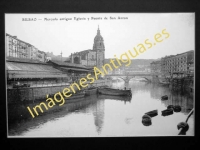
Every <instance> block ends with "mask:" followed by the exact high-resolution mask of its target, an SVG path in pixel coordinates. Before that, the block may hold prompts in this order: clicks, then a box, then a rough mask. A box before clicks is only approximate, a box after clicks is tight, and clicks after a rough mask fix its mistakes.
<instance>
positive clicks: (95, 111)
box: [8, 82, 193, 136]
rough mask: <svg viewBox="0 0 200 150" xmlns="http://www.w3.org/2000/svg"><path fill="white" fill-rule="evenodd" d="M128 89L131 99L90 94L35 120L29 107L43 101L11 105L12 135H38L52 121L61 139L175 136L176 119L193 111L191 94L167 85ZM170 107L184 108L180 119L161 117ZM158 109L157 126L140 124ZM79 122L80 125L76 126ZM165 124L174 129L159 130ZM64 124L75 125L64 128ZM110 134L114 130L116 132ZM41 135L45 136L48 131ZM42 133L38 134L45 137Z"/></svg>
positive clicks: (134, 84)
mask: <svg viewBox="0 0 200 150" xmlns="http://www.w3.org/2000/svg"><path fill="white" fill-rule="evenodd" d="M113 86H114V87H115V88H123V87H124V83H123V82H121V83H116V84H114V85H113ZM128 86H129V88H131V90H132V97H126V96H110V95H91V96H87V97H85V98H82V99H74V101H70V102H69V101H67V100H66V102H65V104H64V105H63V106H59V105H58V104H56V105H55V106H54V107H52V108H50V109H49V110H44V113H40V115H39V116H37V117H35V118H32V117H31V115H30V113H29V112H28V110H27V106H29V107H30V108H33V107H34V106H35V105H37V104H39V103H40V102H38V103H34V104H12V105H11V104H10V105H8V112H9V113H8V121H9V123H8V125H9V135H11V136H12V135H22V133H24V132H26V131H27V130H31V131H28V132H26V133H28V134H29V135H34V134H35V133H39V131H40V132H42V131H43V129H44V128H46V127H47V126H45V125H44V124H45V123H47V122H50V121H52V120H56V121H55V123H56V125H59V126H60V128H59V129H57V132H58V133H55V134H57V135H58V136H61V135H64V136H70V135H72V136H76V135H82V134H85V135H88V134H89V133H90V135H94V136H96V134H98V135H101V136H102V135H121V134H122V135H124V134H125V132H126V135H141V134H142V135H147V134H149V135H152V134H153V133H152V131H154V132H155V133H157V134H159V135H162V134H163V135H165V134H166V135H167V134H169V133H168V132H171V133H170V134H172V135H174V134H175V132H176V131H174V128H173V127H176V125H177V124H176V120H177V119H179V118H180V117H183V118H184V115H183V114H185V115H187V114H188V113H189V111H190V109H192V108H193V95H192V94H189V93H181V92H173V91H171V90H170V89H169V88H168V87H166V86H161V85H156V84H151V83H145V82H130V83H129V85H128ZM163 95H168V97H169V98H168V100H165V101H162V100H161V96H163ZM121 101H122V102H123V101H124V104H123V103H121ZM125 104H126V105H125ZM154 105H156V106H155V107H156V108H155V107H154ZM169 105H180V106H181V108H182V109H181V112H180V114H178V113H176V114H177V116H176V115H171V116H169V117H161V115H160V110H163V109H165V108H167V106H169ZM157 107H158V109H159V114H158V116H157V117H155V118H153V120H152V123H153V124H154V125H151V122H149V120H143V121H142V123H141V116H142V115H143V113H144V112H147V111H150V110H151V109H152V110H153V109H154V108H155V109H157ZM149 109H150V110H149ZM74 114H75V115H74ZM105 114H106V115H105ZM113 116H118V117H113ZM83 117H85V118H87V119H86V120H84V119H82V118H83ZM91 117H92V119H91ZM57 120H58V121H57ZM74 120H75V121H74ZM77 120H78V124H76V123H77V122H76V121H77ZM123 120H125V122H123ZM163 121H166V122H167V121H168V123H169V124H170V125H171V126H172V128H170V127H169V128H168V126H165V129H166V131H163V130H161V129H160V130H159V129H158V128H159V127H160V125H163ZM63 122H72V123H71V124H66V125H63ZM39 125H41V126H40V130H39V131H37V128H38V126H39ZM42 125H44V126H42ZM54 125H55V124H51V123H50V125H49V126H48V129H50V128H52V127H53V126H54ZM88 125H90V127H91V128H89V129H88ZM83 126H84V127H86V129H85V130H86V131H85V132H84V131H82V130H77V128H82V127H83ZM144 126H148V127H144ZM93 127H95V128H94V129H95V130H93ZM119 128H121V129H122V128H123V129H124V130H123V131H121V130H118V129H119ZM150 128H151V129H150ZM167 129H168V130H167ZM171 130H172V131H171ZM49 131H50V130H49ZM59 131H60V132H59ZM61 131H62V132H61ZM77 131H79V133H77ZM94 131H95V132H94ZM111 131H113V133H112V132H111ZM63 132H64V133H63ZM65 132H67V133H65ZM75 132H76V133H75ZM42 133H43V134H46V133H45V131H43V132H42ZM42 133H39V134H41V135H42ZM60 133H62V134H60ZM155 133H154V134H155ZM41 135H40V136H41ZM52 135H54V132H52ZM42 136H43V135H42Z"/></svg>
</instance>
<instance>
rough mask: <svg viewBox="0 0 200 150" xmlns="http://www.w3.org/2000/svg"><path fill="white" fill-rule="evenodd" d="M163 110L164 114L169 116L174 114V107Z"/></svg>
mask: <svg viewBox="0 0 200 150" xmlns="http://www.w3.org/2000/svg"><path fill="white" fill-rule="evenodd" d="M161 112H162V116H169V115H172V114H173V109H166V110H163V111H161Z"/></svg>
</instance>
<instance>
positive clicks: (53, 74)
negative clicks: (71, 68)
mask: <svg viewBox="0 0 200 150" xmlns="http://www.w3.org/2000/svg"><path fill="white" fill-rule="evenodd" d="M6 71H7V76H8V78H63V77H67V74H63V72H62V71H60V70H58V69H55V68H53V67H52V66H50V65H46V64H39V63H38V64H33V63H21V62H6Z"/></svg>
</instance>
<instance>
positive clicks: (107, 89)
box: [98, 88, 132, 96]
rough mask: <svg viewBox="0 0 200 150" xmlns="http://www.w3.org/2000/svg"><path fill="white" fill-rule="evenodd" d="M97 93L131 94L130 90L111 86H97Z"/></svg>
mask: <svg viewBox="0 0 200 150" xmlns="http://www.w3.org/2000/svg"><path fill="white" fill-rule="evenodd" d="M98 94H105V95H116V96H123V95H126V96H131V95H132V92H131V90H120V89H113V88H98Z"/></svg>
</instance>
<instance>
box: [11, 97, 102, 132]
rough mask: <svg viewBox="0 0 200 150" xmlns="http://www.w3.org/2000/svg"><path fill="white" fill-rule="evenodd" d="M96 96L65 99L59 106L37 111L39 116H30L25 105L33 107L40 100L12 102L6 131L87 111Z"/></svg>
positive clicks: (95, 100)
mask: <svg viewBox="0 0 200 150" xmlns="http://www.w3.org/2000/svg"><path fill="white" fill-rule="evenodd" d="M97 100H98V97H97V95H92V96H90V97H85V98H79V99H74V100H72V101H70V102H68V101H67V100H66V102H65V104H64V105H62V106H59V105H58V104H57V105H55V106H53V107H52V108H50V109H48V110H45V108H43V110H44V112H43V113H41V112H40V113H39V116H36V117H35V118H32V117H31V115H30V113H29V111H28V109H27V107H28V106H29V107H30V108H33V107H34V106H36V105H38V104H39V103H40V102H44V100H43V101H42V100H41V101H38V102H36V103H34V104H33V103H18V104H17V103H13V104H9V105H8V131H9V133H10V134H11V135H12V134H15V132H14V131H16V129H19V132H20V128H21V129H22V130H24V128H26V127H29V126H37V125H39V124H43V123H45V122H48V121H49V120H53V119H55V118H59V117H62V116H65V115H67V114H70V113H73V112H78V111H79V110H82V111H83V112H85V113H87V107H91V105H95V104H96V103H97Z"/></svg>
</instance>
